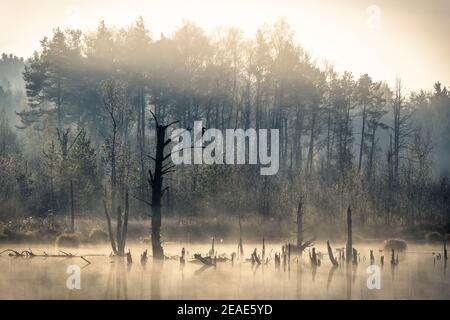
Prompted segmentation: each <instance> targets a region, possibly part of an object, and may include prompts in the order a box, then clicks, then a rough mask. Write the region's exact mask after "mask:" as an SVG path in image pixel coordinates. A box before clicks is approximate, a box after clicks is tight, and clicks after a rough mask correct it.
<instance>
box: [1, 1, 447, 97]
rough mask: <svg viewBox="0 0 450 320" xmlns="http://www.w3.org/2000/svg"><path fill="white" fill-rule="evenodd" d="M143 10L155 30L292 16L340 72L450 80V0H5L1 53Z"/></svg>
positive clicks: (24, 50)
mask: <svg viewBox="0 0 450 320" xmlns="http://www.w3.org/2000/svg"><path fill="white" fill-rule="evenodd" d="M138 16H142V17H143V18H144V20H145V21H146V23H147V26H148V27H149V28H150V30H151V31H152V33H153V34H154V35H159V33H160V32H164V33H166V34H170V33H171V32H172V31H173V30H174V29H175V28H176V27H177V26H179V25H180V24H181V22H182V21H183V19H188V20H192V21H194V22H196V23H197V24H198V25H200V26H202V27H204V28H206V29H209V30H210V29H213V28H214V27H217V26H224V25H233V26H238V27H240V28H242V29H243V30H244V31H245V33H246V34H247V35H249V36H251V35H252V34H253V33H254V32H255V30H256V29H257V28H258V27H259V26H261V25H262V24H264V23H271V22H273V21H275V20H277V19H279V18H281V17H282V18H285V19H286V20H287V21H288V22H289V23H290V24H291V25H292V26H293V27H294V28H295V30H296V36H297V39H298V41H299V43H300V44H302V45H303V46H304V47H305V48H307V49H308V50H309V51H310V52H311V53H312V54H313V56H314V57H316V58H321V59H327V60H328V61H330V62H332V63H333V64H334V65H335V66H336V68H337V69H338V70H339V71H342V70H349V71H352V72H353V73H354V74H355V75H356V76H359V75H360V74H362V73H366V72H367V73H369V74H370V75H371V76H372V77H373V78H374V79H375V80H386V81H388V83H390V84H392V83H393V81H394V79H395V77H396V76H399V77H401V78H402V79H403V83H404V84H405V85H406V87H407V88H408V89H411V90H414V89H419V88H424V89H431V88H432V84H433V82H434V81H436V80H440V81H441V82H443V83H444V84H446V85H450V1H449V0H410V1H408V0H339V1H336V0H240V1H235V0H220V1H218V0H204V1H201V0H164V1H163V0H126V1H125V0H95V1H94V0H40V1H37V0H0V30H2V31H1V32H0V52H8V53H14V54H16V55H20V56H24V57H28V56H30V55H31V54H32V52H33V51H34V50H36V49H39V40H40V39H42V38H43V36H44V35H50V34H51V32H52V29H53V28H54V27H56V26H60V27H70V28H81V29H83V30H95V28H96V25H97V24H98V21H99V20H100V19H104V20H105V22H106V24H107V25H116V26H123V25H127V24H130V23H131V22H133V21H134V20H135V19H136V18H137V17H138Z"/></svg>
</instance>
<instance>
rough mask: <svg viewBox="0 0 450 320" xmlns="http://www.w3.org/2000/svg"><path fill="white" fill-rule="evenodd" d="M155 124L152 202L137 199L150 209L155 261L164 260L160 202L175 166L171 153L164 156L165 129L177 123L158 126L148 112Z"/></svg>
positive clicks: (166, 140)
mask: <svg viewBox="0 0 450 320" xmlns="http://www.w3.org/2000/svg"><path fill="white" fill-rule="evenodd" d="M150 112H151V114H152V116H153V119H154V120H155V122H156V155H155V157H152V156H151V157H150V158H151V159H152V160H153V162H154V166H153V171H152V169H149V170H148V174H149V178H148V183H149V185H150V187H151V189H152V200H151V202H148V201H146V200H144V199H139V200H141V201H143V202H145V203H146V204H148V205H149V206H151V207H152V231H151V233H152V250H153V257H154V258H156V259H163V258H164V250H163V247H162V245H161V200H162V197H163V195H164V192H165V191H167V190H168V188H169V187H166V188H164V189H163V181H164V176H165V175H166V174H168V173H171V172H173V171H174V168H175V165H174V164H172V162H171V161H170V157H171V153H169V154H165V148H166V147H167V146H168V145H169V144H170V143H171V142H172V140H171V139H170V138H166V133H167V129H168V128H169V127H170V126H172V125H174V124H176V123H178V122H179V121H173V122H171V123H169V124H167V125H163V124H160V123H159V121H158V118H157V117H156V115H155V114H154V113H153V112H152V111H150Z"/></svg>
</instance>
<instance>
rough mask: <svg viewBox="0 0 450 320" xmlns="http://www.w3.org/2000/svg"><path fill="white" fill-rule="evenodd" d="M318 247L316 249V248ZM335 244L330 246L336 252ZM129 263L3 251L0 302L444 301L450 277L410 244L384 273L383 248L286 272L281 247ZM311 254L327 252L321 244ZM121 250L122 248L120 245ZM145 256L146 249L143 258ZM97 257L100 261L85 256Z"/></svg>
mask: <svg viewBox="0 0 450 320" xmlns="http://www.w3.org/2000/svg"><path fill="white" fill-rule="evenodd" d="M319 244H321V243H319ZM342 246H343V245H342V244H337V245H335V246H334V247H336V248H339V247H342ZM129 247H130V249H131V253H132V255H133V263H132V264H131V265H128V264H127V262H126V260H125V259H120V260H119V259H117V258H111V257H109V253H110V251H111V250H110V247H108V246H106V245H105V246H83V247H81V248H77V249H66V250H65V251H69V252H70V253H72V254H78V255H86V258H87V259H88V260H89V261H90V262H91V264H87V263H86V262H85V261H83V260H82V259H80V258H72V259H69V258H41V257H35V258H31V259H30V258H22V257H19V258H15V257H9V256H8V255H7V254H6V253H3V254H2V255H1V256H0V270H1V271H2V276H1V277H0V299H283V300H284V299H450V276H449V271H448V270H446V269H447V268H446V266H445V263H444V260H443V259H441V260H435V256H434V255H433V252H435V253H436V254H437V253H439V252H441V251H442V248H441V246H425V245H412V246H411V245H410V246H409V247H408V251H407V252H405V253H402V254H400V255H399V264H398V266H395V267H391V265H390V253H388V252H379V251H378V250H379V249H381V248H382V243H376V244H371V245H370V246H368V245H360V246H355V247H356V248H357V249H358V251H359V252H360V263H359V264H358V266H356V267H355V266H351V267H347V266H346V265H345V263H342V265H341V266H339V267H338V268H335V269H333V268H332V265H331V263H330V261H329V259H328V257H327V256H326V255H324V256H323V257H322V259H321V265H320V266H319V267H317V268H316V269H315V270H314V268H312V267H311V264H310V262H309V257H308V254H307V253H306V254H303V257H300V258H299V257H297V256H292V257H291V263H290V266H289V265H288V266H287V267H286V269H284V268H283V265H282V266H281V268H280V269H276V268H275V265H274V261H273V256H274V253H275V252H279V251H280V249H281V244H266V252H267V253H268V254H269V253H270V254H269V255H270V256H271V258H272V260H271V261H270V262H269V263H268V264H267V265H260V266H258V267H257V266H256V265H252V263H251V262H248V261H245V262H239V261H235V263H234V264H232V263H231V262H230V261H228V262H222V263H219V262H218V263H217V265H216V267H205V266H203V265H202V264H201V263H197V262H192V261H193V260H194V259H193V258H192V256H193V254H194V253H202V254H206V253H207V252H208V250H209V245H196V244H181V243H166V244H165V245H164V247H165V253H166V255H167V256H169V257H170V256H176V255H179V254H180V252H181V248H182V247H185V248H186V250H187V252H188V257H189V259H188V262H187V263H186V265H185V266H184V267H183V268H181V266H180V262H179V260H178V259H176V258H174V259H170V260H165V261H164V262H162V263H161V262H154V261H152V258H151V257H150V258H149V260H148V262H147V264H146V265H145V266H143V265H141V264H140V262H139V260H140V257H139V256H140V254H141V253H142V252H143V251H144V250H145V249H149V247H148V245H145V244H141V243H136V244H130V246H129ZM236 247H237V246H236V245H235V244H224V243H218V244H216V250H217V252H218V253H219V254H222V253H224V254H227V255H228V256H230V255H231V253H232V252H235V251H236V249H237V248H236ZM255 247H256V248H258V251H259V252H260V250H261V244H254V245H251V244H248V245H246V246H244V251H245V256H246V257H250V253H251V252H252V251H253V249H254V248H255ZM6 248H13V249H15V250H19V249H20V250H27V249H28V246H24V245H16V246H14V245H3V244H2V245H0V251H3V250H4V249H6ZM316 248H317V250H318V251H320V252H322V253H326V247H325V246H324V245H318V246H317V247H316ZM31 249H32V250H33V252H34V253H35V254H43V252H44V251H45V252H47V253H48V254H57V253H58V250H57V249H55V248H49V246H46V247H44V246H32V247H31ZM127 249H128V246H127ZM370 249H373V250H374V254H375V261H376V262H375V264H377V265H379V263H380V255H385V264H384V266H383V267H382V268H381V289H380V290H377V289H373V290H369V289H368V288H367V278H368V276H369V275H368V274H367V267H368V266H369V261H368V260H369V259H368V257H369V250H370ZM150 251H151V250H149V252H150ZM97 254H102V255H103V254H104V256H89V255H97ZM70 265H78V266H79V267H80V268H81V288H80V289H79V290H69V289H68V288H67V285H66V282H67V279H68V277H69V276H70V275H69V274H68V273H67V268H68V267H69V266H70Z"/></svg>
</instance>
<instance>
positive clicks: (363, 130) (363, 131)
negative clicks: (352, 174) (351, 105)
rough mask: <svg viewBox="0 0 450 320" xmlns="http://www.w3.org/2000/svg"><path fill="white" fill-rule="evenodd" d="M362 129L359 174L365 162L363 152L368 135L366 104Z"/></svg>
mask: <svg viewBox="0 0 450 320" xmlns="http://www.w3.org/2000/svg"><path fill="white" fill-rule="evenodd" d="M362 121H363V122H362V128H361V145H360V146H359V161H358V172H361V167H362V161H363V150H364V139H365V134H366V104H365V103H364V107H363V114H362Z"/></svg>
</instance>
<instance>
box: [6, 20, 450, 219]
mask: <svg viewBox="0 0 450 320" xmlns="http://www.w3.org/2000/svg"><path fill="white" fill-rule="evenodd" d="M418 63H420V62H418ZM18 82H21V83H22V85H23V87H24V89H23V90H22V91H21V90H18V89H17V83H18ZM0 107H1V109H0V180H1V181H0V198H1V201H0V203H1V204H0V218H1V217H5V218H6V217H8V218H9V217H11V216H14V215H17V216H21V215H36V216H45V215H47V214H49V213H50V212H51V213H54V214H56V215H58V214H60V215H64V214H66V213H67V212H68V210H69V206H70V201H69V194H70V190H69V186H70V183H71V182H72V183H73V188H74V193H75V204H76V207H77V210H78V211H79V212H83V214H86V215H89V214H94V213H95V212H97V211H100V213H99V214H101V209H99V208H100V207H101V200H102V199H103V198H108V199H111V198H115V197H118V198H121V197H123V196H124V195H125V193H126V192H128V191H129V192H130V194H131V195H132V196H131V201H132V208H133V210H134V217H136V216H142V217H144V216H146V215H148V214H150V213H151V210H150V208H149V207H148V206H146V205H145V202H146V201H151V190H150V186H149V183H148V179H149V177H148V170H149V169H151V167H152V159H151V156H152V155H154V153H155V121H154V118H153V117H152V115H151V112H153V113H154V115H155V116H156V118H157V119H158V120H159V121H160V122H161V123H171V122H173V121H179V124H177V126H178V127H182V128H189V127H191V126H192V125H193V123H194V121H195V120H203V121H204V123H205V124H206V127H207V128H218V129H221V130H225V129H234V128H243V129H248V128H255V129H261V128H265V129H279V133H280V171H279V172H278V174H277V175H275V176H260V175H259V168H258V167H257V166H255V165H251V166H250V165H191V166H177V167H176V168H175V171H174V172H172V173H171V174H170V175H168V176H167V178H166V179H165V181H164V186H163V188H164V189H165V190H166V191H165V192H164V197H163V200H162V201H163V211H164V214H167V215H181V216H198V215H200V216H216V215H218V214H227V215H230V216H233V215H236V216H237V215H255V216H259V217H262V218H264V219H291V218H292V214H293V210H295V208H296V206H297V203H298V200H299V197H302V198H303V199H305V203H306V207H307V212H308V214H309V216H310V219H313V220H315V221H318V222H322V223H330V224H331V223H335V222H336V221H342V217H343V215H344V213H345V210H346V208H347V206H348V204H351V205H352V209H353V214H354V217H355V220H356V221H357V223H361V224H375V223H376V224H380V223H381V224H396V223H398V224H414V223H421V222H427V223H442V222H447V221H448V219H449V217H450V199H449V197H450V182H449V180H448V177H447V175H446V173H445V170H444V169H445V164H446V162H445V161H446V159H448V157H449V156H450V93H449V91H448V90H447V89H446V87H445V86H444V85H443V84H441V83H439V82H436V83H435V84H434V89H433V91H431V92H427V91H419V92H407V90H406V89H405V88H404V87H403V85H402V82H401V80H400V79H399V80H397V81H396V82H395V83H393V84H390V85H388V84H387V83H385V82H381V81H380V82H377V81H374V80H373V79H372V78H371V77H370V76H369V75H367V74H365V75H361V76H360V77H355V76H354V75H353V74H351V73H350V72H344V73H339V72H336V71H335V70H334V68H333V66H332V65H330V64H327V63H319V62H318V61H316V60H314V59H312V58H311V56H310V55H309V54H308V52H306V51H305V50H304V49H303V48H302V47H301V46H300V45H299V44H298V43H297V42H296V41H295V34H294V32H293V30H292V29H291V27H290V26H289V25H288V24H287V23H286V22H285V21H283V20H280V21H278V22H276V23H274V24H273V25H267V26H263V27H261V28H260V29H259V30H258V31H257V32H256V35H254V37H252V38H250V39H248V38H246V37H244V34H243V32H242V31H241V30H239V29H237V28H219V29H217V30H215V31H214V32H213V33H211V34H207V33H206V32H205V31H204V30H202V29H201V28H199V27H198V26H196V25H195V24H193V23H191V22H185V23H183V24H182V25H181V26H180V27H179V28H178V29H177V30H176V31H175V32H174V33H173V34H172V35H170V36H167V35H164V34H161V35H159V36H158V37H155V36H153V35H152V34H151V32H150V31H149V30H148V29H147V28H146V27H145V24H144V21H143V20H142V19H141V18H139V19H138V20H137V21H136V22H135V23H134V24H132V25H131V26H129V27H126V28H122V29H118V28H113V27H108V26H107V25H106V24H105V23H104V22H103V21H101V22H100V23H99V25H98V28H97V30H96V31H95V32H88V33H83V32H81V31H79V30H61V29H58V28H57V29H55V30H54V33H53V35H52V37H50V38H44V39H43V40H42V41H41V47H40V48H39V50H37V51H36V52H35V53H34V55H33V56H32V57H30V58H28V59H26V60H23V59H21V58H17V57H14V56H8V55H3V56H2V58H1V60H0ZM14 111H16V112H14ZM177 126H174V127H177ZM118 201H119V200H118Z"/></svg>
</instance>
